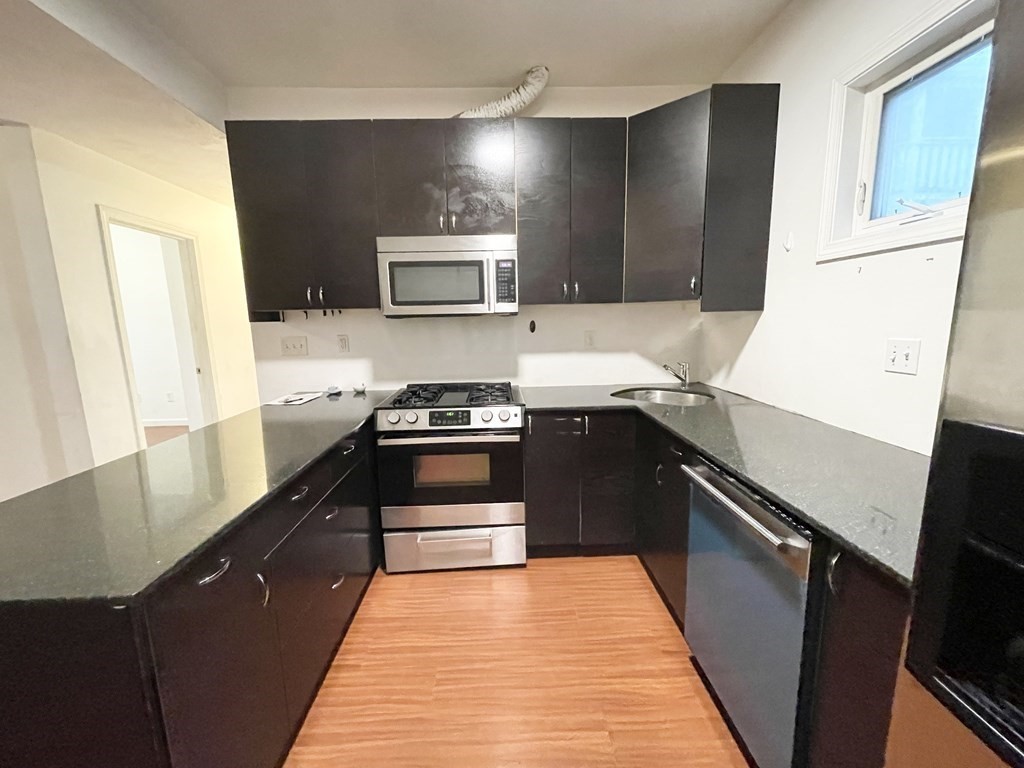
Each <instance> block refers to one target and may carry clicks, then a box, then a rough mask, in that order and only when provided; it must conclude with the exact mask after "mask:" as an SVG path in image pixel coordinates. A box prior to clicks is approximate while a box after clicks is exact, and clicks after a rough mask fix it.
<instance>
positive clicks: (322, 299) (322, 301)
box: [320, 285, 324, 307]
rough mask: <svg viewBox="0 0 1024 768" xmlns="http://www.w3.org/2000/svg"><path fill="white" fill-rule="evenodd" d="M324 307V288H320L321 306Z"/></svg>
mask: <svg viewBox="0 0 1024 768" xmlns="http://www.w3.org/2000/svg"><path fill="white" fill-rule="evenodd" d="M323 305H324V287H323V286H322V285H321V286H320V306H321V307H322V306H323Z"/></svg>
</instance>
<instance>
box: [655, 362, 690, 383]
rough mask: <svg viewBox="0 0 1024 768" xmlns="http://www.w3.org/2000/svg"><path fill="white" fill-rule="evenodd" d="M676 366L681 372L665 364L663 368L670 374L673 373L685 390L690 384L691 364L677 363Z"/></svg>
mask: <svg viewBox="0 0 1024 768" xmlns="http://www.w3.org/2000/svg"><path fill="white" fill-rule="evenodd" d="M676 366H677V367H678V369H679V370H676V369H675V368H673V367H672V366H671V365H669V364H668V363H665V364H664V365H663V366H661V367H662V368H664V369H665V370H666V371H668V372H669V373H671V374H672V375H673V376H675V377H676V378H677V379H679V383H680V384H682V385H683V389H686V387H687V385H688V384H689V382H690V364H689V363H676Z"/></svg>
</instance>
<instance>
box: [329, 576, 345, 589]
mask: <svg viewBox="0 0 1024 768" xmlns="http://www.w3.org/2000/svg"><path fill="white" fill-rule="evenodd" d="M347 575H348V574H345V573H343V574H341V578H340V579H338V580H337V581H336V582H334V583H333V584H331V589H337V588H338V587H340V586H341V585H342V584H344V583H345V577H346V576H347Z"/></svg>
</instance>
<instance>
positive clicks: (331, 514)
mask: <svg viewBox="0 0 1024 768" xmlns="http://www.w3.org/2000/svg"><path fill="white" fill-rule="evenodd" d="M339 512H341V507H335V508H334V509H332V510H331V511H330V512H328V513H327V516H326V517H324V520H333V519H334V518H336V517H337V516H338V513H339Z"/></svg>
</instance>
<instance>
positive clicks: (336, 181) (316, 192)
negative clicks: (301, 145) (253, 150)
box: [303, 120, 380, 309]
mask: <svg viewBox="0 0 1024 768" xmlns="http://www.w3.org/2000/svg"><path fill="white" fill-rule="evenodd" d="M303 125H304V131H305V146H306V176H307V180H308V185H307V190H308V198H309V211H310V216H311V219H312V222H311V224H312V225H311V228H310V238H311V246H310V247H311V251H310V253H311V259H312V263H313V279H314V283H315V285H314V288H313V293H314V297H313V298H314V306H316V307H328V308H330V307H333V308H344V309H365V308H378V307H380V289H379V288H378V284H377V199H376V188H375V185H374V179H373V134H372V129H371V123H370V121H369V120H317V121H310V122H306V123H303Z"/></svg>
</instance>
